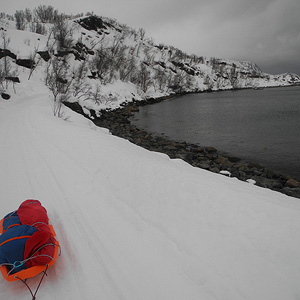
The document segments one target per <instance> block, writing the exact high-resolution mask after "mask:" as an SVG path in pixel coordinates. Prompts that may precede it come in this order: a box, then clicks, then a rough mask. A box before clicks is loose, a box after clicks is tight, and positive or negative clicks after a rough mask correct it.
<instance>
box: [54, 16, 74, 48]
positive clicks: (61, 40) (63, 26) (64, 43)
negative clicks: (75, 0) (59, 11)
mask: <svg viewBox="0 0 300 300" xmlns="http://www.w3.org/2000/svg"><path fill="white" fill-rule="evenodd" d="M53 35H54V38H55V40H56V41H57V43H58V49H62V48H69V47H71V45H72V43H73V30H72V28H71V26H70V25H69V24H68V22H67V20H66V19H65V17H64V16H63V15H58V16H57V17H56V20H55V23H54V27H53Z"/></svg>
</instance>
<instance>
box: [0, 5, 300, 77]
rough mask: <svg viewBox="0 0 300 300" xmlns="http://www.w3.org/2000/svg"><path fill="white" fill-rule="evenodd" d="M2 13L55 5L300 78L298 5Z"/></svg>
mask: <svg viewBox="0 0 300 300" xmlns="http://www.w3.org/2000/svg"><path fill="white" fill-rule="evenodd" d="M0 1H1V6H0V11H4V12H6V13H10V14H13V13H14V12H15V11H16V9H24V8H26V7H28V8H31V9H32V8H34V7H36V6H38V5H40V4H46V5H52V6H54V7H55V8H57V9H58V10H59V11H60V12H65V13H73V14H76V13H81V12H83V13H86V12H88V11H93V12H94V13H95V14H97V15H100V16H101V15H102V16H106V17H111V18H115V19H117V21H119V22H120V23H123V24H127V25H129V26H130V27H133V28H136V29H138V28H144V29H145V30H146V35H147V36H148V37H152V38H153V39H154V41H155V42H157V43H164V44H167V45H172V46H175V47H177V48H179V49H181V50H183V51H185V52H187V53H189V54H196V55H199V56H201V55H204V56H214V57H218V58H229V59H236V60H250V61H253V62H255V63H257V64H258V65H259V66H260V67H261V69H262V70H263V71H264V72H267V73H271V74H278V73H284V72H293V73H297V74H299V75H300V0H184V1H183V0H151V1H146V0H82V1H76V0H72V1H71V0H49V1H42V0H26V1H24V0H8V1H4V0H0Z"/></svg>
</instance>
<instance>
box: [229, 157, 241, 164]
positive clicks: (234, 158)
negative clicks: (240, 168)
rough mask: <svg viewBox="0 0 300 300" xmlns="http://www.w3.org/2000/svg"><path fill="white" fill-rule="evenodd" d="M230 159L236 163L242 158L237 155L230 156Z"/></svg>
mask: <svg viewBox="0 0 300 300" xmlns="http://www.w3.org/2000/svg"><path fill="white" fill-rule="evenodd" d="M228 160H229V161H231V162H232V163H236V162H238V161H240V160H241V159H240V158H238V157H235V156H228Z"/></svg>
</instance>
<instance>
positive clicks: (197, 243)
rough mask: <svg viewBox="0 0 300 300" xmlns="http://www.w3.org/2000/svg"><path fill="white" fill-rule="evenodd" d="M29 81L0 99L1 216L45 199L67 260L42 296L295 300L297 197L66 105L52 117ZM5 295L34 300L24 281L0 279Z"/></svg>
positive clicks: (299, 268) (299, 260) (299, 291)
mask: <svg viewBox="0 0 300 300" xmlns="http://www.w3.org/2000/svg"><path fill="white" fill-rule="evenodd" d="M24 77H25V75H24ZM31 84H33V83H31V81H27V82H25V83H24V84H23V83H21V87H22V89H21V88H20V89H18V90H17V94H13V97H12V98H11V100H10V101H5V100H0V142H1V153H0V168H1V173H0V180H1V186H0V194H1V198H2V200H1V212H2V215H3V216H4V215H5V214H6V213H8V212H10V211H12V210H14V209H16V208H17V207H18V206H19V205H20V203H21V202H22V201H24V200H26V199H28V198H34V199H38V200H40V201H41V202H42V204H43V205H44V206H45V207H46V208H47V210H48V214H49V217H50V220H51V222H52V224H53V226H54V228H55V230H56V233H57V237H58V240H59V242H60V244H61V247H62V255H61V256H60V257H59V258H58V259H57V261H56V263H55V265H54V266H53V267H52V268H51V269H50V270H49V271H48V276H47V277H46V278H45V280H44V282H43V283H42V286H41V288H40V290H39V292H38V297H37V298H38V299H43V300H50V299H51V300H52V299H72V300H77V299H78V300H81V299H110V300H120V299H128V300H129V299H130V300H134V299H136V300H140V299H143V300H148V299H149V300H153V299H164V300H166V299H170V300H171V299H172V300H174V299H178V300H182V299H189V300H193V299H195V300H196V299H197V300H198V299H207V300H210V299H220V300H223V299H230V300H235V299H236V300H240V299H249V300H253V299H264V300H276V299H278V300H282V299H299V297H300V286H299V276H300V253H299V246H300V238H299V230H300V202H299V200H298V199H295V198H291V197H288V196H285V195H283V194H280V193H276V192H274V191H271V190H267V189H262V188H259V187H257V186H254V185H252V184H248V183H245V182H240V181H238V180H236V179H234V178H229V177H225V176H223V175H219V174H214V173H210V172H208V171H205V170H201V169H198V168H194V167H192V166H190V165H188V164H186V163H185V162H183V161H182V160H179V159H170V158H169V157H167V156H166V155H163V154H159V153H155V152H150V151H147V150H145V149H142V148H140V147H138V146H135V145H133V144H131V143H130V142H129V141H126V140H124V139H121V138H118V137H115V136H112V135H111V134H109V132H108V130H106V129H103V128H97V127H96V126H95V125H93V124H92V123H91V122H90V121H88V120H87V119H85V118H83V117H82V116H79V115H77V114H75V113H74V112H72V111H70V110H68V109H67V108H64V110H65V111H64V117H63V118H61V119H59V118H56V117H54V116H53V113H52V104H51V101H50V99H49V96H48V93H47V92H46V91H45V90H44V88H43V87H42V86H41V85H40V86H39V85H35V88H33V86H31ZM35 84H36V82H35ZM22 85H23V86H22ZM21 90H22V92H21ZM18 91H20V92H18ZM38 281H39V277H37V278H33V279H31V280H29V281H28V283H29V284H30V285H31V286H32V287H33V288H34V287H35V286H36V285H37V283H38ZM0 290H1V298H3V299H12V300H14V299H16V300H17V299H27V298H28V299H29V297H30V295H29V293H28V291H27V289H26V287H25V285H24V284H23V283H21V282H6V281H5V280H4V279H1V278H0Z"/></svg>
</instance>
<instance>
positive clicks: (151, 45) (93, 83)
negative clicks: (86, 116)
mask: <svg viewBox="0 0 300 300" xmlns="http://www.w3.org/2000/svg"><path fill="white" fill-rule="evenodd" d="M43 26H44V30H45V31H46V32H47V34H46V35H41V34H37V33H33V32H30V31H28V30H29V28H30V24H27V27H25V29H27V31H21V30H16V29H15V23H14V22H12V21H9V20H6V19H5V18H2V19H0V31H1V36H0V58H2V57H3V58H2V59H1V60H0V69H1V67H2V70H3V69H5V68H4V66H2V65H4V64H6V65H9V66H10V68H7V67H6V69H9V70H8V71H7V72H6V74H5V76H18V74H19V73H20V72H22V63H23V64H24V63H26V61H23V62H22V59H30V61H29V62H27V66H28V65H29V67H30V66H32V67H33V68H34V71H33V73H38V74H39V76H38V77H39V78H40V79H45V77H46V73H47V70H48V72H50V73H51V72H52V73H57V74H56V77H57V78H60V79H61V80H62V82H63V83H65V84H66V87H65V88H64V89H62V90H63V93H64V95H63V98H64V101H73V102H74V101H76V102H78V103H79V104H80V105H81V106H82V107H83V108H84V110H86V111H87V113H88V110H90V109H94V110H96V111H100V110H102V109H107V108H112V109H113V108H116V107H118V106H119V105H120V104H121V103H122V102H128V101H132V100H133V99H135V100H141V99H145V98H150V97H160V96H166V95H170V94H174V93H182V92H200V91H210V90H224V89H235V88H260V87H270V86H288V85H292V84H296V83H299V82H300V77H299V76H298V75H295V74H290V73H286V74H281V75H270V74H265V73H263V72H262V71H261V70H260V68H259V67H258V66H257V65H256V64H255V63H252V62H238V61H232V60H226V59H219V58H208V57H203V56H196V55H188V54H186V53H184V52H182V51H181V50H179V49H177V48H174V47H172V46H166V45H162V44H160V45H157V44H155V42H154V41H153V40H151V39H149V38H147V36H146V35H145V32H144V31H143V30H141V29H140V30H135V29H132V28H129V27H128V26H126V25H122V24H119V23H117V22H116V21H115V20H111V19H109V18H104V17H101V18H100V17H97V16H89V17H82V18H78V19H74V20H64V22H63V23H62V24H61V25H59V26H57V25H55V24H54V25H53V24H44V25H43ZM5 39H6V42H5ZM7 50H9V51H10V53H6V52H4V51H7ZM4 60H6V61H5V63H4ZM15 63H16V64H15ZM30 63H31V65H30ZM5 76H2V77H3V78H4V77H5ZM30 78H31V77H30ZM3 80H4V79H3ZM44 82H46V80H44ZM0 84H1V72H0ZM47 84H48V86H50V85H49V82H48V83H47ZM4 86H5V85H3V87H4ZM67 99H68V100H67Z"/></svg>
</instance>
